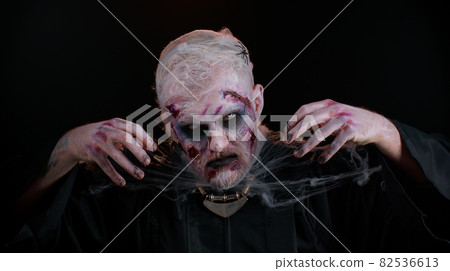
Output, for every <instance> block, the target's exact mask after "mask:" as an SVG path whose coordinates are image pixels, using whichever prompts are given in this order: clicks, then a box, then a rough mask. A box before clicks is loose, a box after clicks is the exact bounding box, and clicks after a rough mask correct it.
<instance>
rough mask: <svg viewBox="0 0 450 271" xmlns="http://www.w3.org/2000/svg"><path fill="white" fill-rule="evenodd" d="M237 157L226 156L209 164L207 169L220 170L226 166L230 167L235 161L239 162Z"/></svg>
mask: <svg viewBox="0 0 450 271" xmlns="http://www.w3.org/2000/svg"><path fill="white" fill-rule="evenodd" d="M237 159H238V158H237V155H236V154H233V155H229V156H225V157H222V158H219V159H216V160H212V161H210V162H208V163H207V164H206V166H207V167H210V168H213V169H219V168H221V167H224V166H226V165H229V164H231V163H233V161H237Z"/></svg>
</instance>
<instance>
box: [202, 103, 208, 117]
mask: <svg viewBox="0 0 450 271" xmlns="http://www.w3.org/2000/svg"><path fill="white" fill-rule="evenodd" d="M208 108H209V105H207V106H206V108H205V109H203V112H202V115H205V114H206V111H208Z"/></svg>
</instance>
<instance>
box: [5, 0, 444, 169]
mask: <svg viewBox="0 0 450 271" xmlns="http://www.w3.org/2000/svg"><path fill="white" fill-rule="evenodd" d="M348 2H349V1H337V0H333V1H318V0H315V1H314V0H308V1H286V2H284V1H267V3H262V1H259V2H254V3H252V2H244V1H205V0H203V1H167V0H165V1H125V0H121V1H115V0H114V1H113V0H104V4H105V5H106V6H107V7H108V8H109V9H110V10H111V11H112V12H113V13H114V14H115V15H116V16H117V17H118V18H119V19H120V20H121V21H122V22H123V23H124V24H125V25H126V26H127V27H128V28H129V29H130V30H131V31H132V32H133V33H134V34H135V35H136V36H137V37H138V38H139V39H140V40H141V41H142V42H143V43H144V44H145V45H146V46H147V48H148V49H149V50H150V51H151V52H153V54H155V55H156V56H157V57H158V56H159V54H160V52H161V50H162V49H163V48H164V46H165V45H166V44H167V43H168V42H169V41H171V40H173V39H175V38H176V37H178V36H179V35H181V34H184V33H186V32H189V31H192V30H194V29H200V28H203V29H213V30H219V29H220V28H221V27H224V26H225V27H228V28H230V30H231V31H232V32H233V34H234V35H235V36H236V37H238V38H239V39H241V40H242V42H243V43H244V44H245V45H246V46H247V47H248V49H249V51H250V57H251V60H252V62H253V63H254V74H255V81H256V82H257V83H260V84H262V85H263V86H264V85H266V84H267V83H268V82H270V81H271V80H272V78H273V77H274V76H275V75H276V74H277V73H278V72H279V71H280V70H281V69H282V68H284V67H285V65H287V63H289V61H291V60H292V58H293V57H294V56H295V55H297V54H298V53H299V52H300V51H301V50H302V49H303V47H304V46H305V45H306V44H308V42H310V41H311V40H312V38H313V37H314V36H315V35H316V34H317V33H318V32H319V31H320V30H321V29H322V28H323V27H324V26H325V25H326V24H328V23H329V22H330V21H331V19H332V18H333V17H334V16H336V15H337V14H338V12H339V11H340V10H341V9H342V8H343V7H344V6H345V5H346V4H347V3H348ZM444 3H445V1H442V2H441V3H439V2H434V1H425V0H423V1H406V0H404V1H387V0H383V1H362V0H356V1H355V2H354V3H352V4H351V5H350V6H349V7H348V9H346V10H345V11H344V12H343V13H342V14H341V15H340V16H339V17H338V18H337V19H336V20H335V21H334V22H333V23H332V24H331V25H330V27H329V28H327V29H326V30H325V31H324V32H323V33H322V34H321V35H320V36H319V37H318V39H317V40H315V41H314V42H313V43H312V44H311V45H310V47H308V48H307V49H306V50H305V51H304V52H303V53H302V54H301V55H300V56H299V57H298V58H297V59H296V60H295V61H294V62H293V63H292V65H290V66H289V67H288V68H287V69H286V70H285V71H284V72H283V73H282V74H281V75H280V76H279V77H278V78H277V79H276V80H275V81H274V82H273V83H272V84H271V85H270V86H269V87H268V88H267V89H266V91H265V109H264V112H263V114H292V113H294V112H295V111H296V110H297V109H298V107H300V106H301V105H302V104H305V103H309V102H312V101H317V100H321V99H325V98H332V99H334V100H336V101H339V102H342V103H348V104H351V105H356V106H363V107H366V108H368V109H371V110H374V111H376V112H379V113H381V114H383V115H385V116H387V117H389V118H393V119H397V120H400V121H402V122H404V123H407V124H410V125H413V126H415V127H416V128H419V129H421V130H423V131H426V132H439V133H442V134H444V135H446V136H449V134H450V128H449V125H448V123H449V107H448V102H449V77H448V75H449V63H450V53H449V50H448V49H449V48H450V46H449V45H450V42H449V41H450V39H449V35H448V34H449V27H448V25H450V24H449V22H448V21H449V17H448V16H447V15H448V12H447V9H446V8H445V5H444ZM2 5H4V4H2ZM2 9H3V12H2V13H3V16H2V20H3V23H2V26H3V28H4V30H3V31H2V32H3V33H2V47H3V49H2V62H1V63H2V73H1V74H2V81H1V82H2V91H1V96H2V98H1V101H2V105H1V108H2V118H3V122H2V124H3V128H2V130H3V132H2V137H3V146H4V148H3V155H2V156H3V157H2V159H7V160H8V161H9V162H11V161H14V159H15V158H17V157H22V158H25V161H27V157H28V156H36V155H37V154H39V153H41V152H42V153H45V150H47V149H48V148H49V147H48V146H51V145H52V144H54V142H55V141H56V140H57V139H58V138H59V137H60V136H61V135H62V134H63V133H64V132H65V131H67V130H69V129H71V128H73V127H76V126H78V125H82V124H84V123H88V122H96V121H101V120H105V119H108V118H112V117H122V118H124V117H125V116H126V115H128V114H130V113H131V112H133V111H134V110H136V109H137V108H139V107H140V106H142V105H143V104H146V103H147V104H150V105H153V106H155V105H156V103H155V102H154V96H153V93H152V90H151V86H152V85H153V83H154V71H155V69H156V65H157V61H156V60H155V59H154V58H153V57H152V56H151V54H150V53H148V52H147V51H146V50H145V49H144V48H143V47H142V46H141V45H140V44H139V43H138V42H137V41H136V40H135V39H134V38H133V37H132V36H131V35H130V34H129V33H128V32H127V31H126V30H125V29H124V28H123V27H122V26H121V25H120V24H119V23H118V22H117V21H116V20H115V19H114V18H113V17H112V16H111V15H110V14H109V13H108V12H107V11H106V10H105V9H104V8H103V7H102V6H101V5H100V4H99V3H98V2H97V1H95V0H79V1H34V2H33V1H29V2H21V1H14V3H9V4H7V5H6V6H4V7H3V8H2ZM273 127H275V126H273ZM43 149H44V151H43ZM43 159H45V158H43ZM29 161H31V160H29ZM25 163H26V162H25ZM2 164H3V165H4V163H2ZM8 165H9V164H8ZM26 166H27V165H26V164H23V165H21V167H18V168H14V170H24V169H25V168H26ZM10 170H12V169H10Z"/></svg>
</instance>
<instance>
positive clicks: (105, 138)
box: [94, 131, 108, 142]
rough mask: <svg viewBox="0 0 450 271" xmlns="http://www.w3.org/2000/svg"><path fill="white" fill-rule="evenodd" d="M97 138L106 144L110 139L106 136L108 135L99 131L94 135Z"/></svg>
mask: <svg viewBox="0 0 450 271" xmlns="http://www.w3.org/2000/svg"><path fill="white" fill-rule="evenodd" d="M94 136H95V137H97V138H100V139H101V140H102V141H103V142H106V140H108V137H107V136H106V134H105V133H104V132H102V131H97V132H96V133H95V134H94Z"/></svg>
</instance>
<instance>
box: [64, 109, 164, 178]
mask: <svg viewBox="0 0 450 271" xmlns="http://www.w3.org/2000/svg"><path fill="white" fill-rule="evenodd" d="M65 136H67V137H68V139H67V141H66V142H67V149H68V153H69V154H70V155H69V156H70V158H71V159H74V160H76V161H77V162H88V163H89V162H93V163H95V164H97V165H98V166H99V167H100V168H101V169H102V170H103V171H104V172H105V173H106V175H108V177H109V178H111V180H112V181H113V182H114V183H116V184H117V185H119V186H124V185H125V179H124V178H123V177H122V176H121V175H120V174H119V173H117V171H116V170H115V169H114V167H113V166H112V165H111V163H110V162H109V160H108V159H107V157H108V156H109V157H111V158H112V159H113V160H114V161H116V162H117V164H119V165H120V166H121V167H122V168H124V169H125V170H126V171H127V172H128V173H130V174H131V175H132V176H134V177H135V178H136V179H142V178H143V177H144V172H143V171H142V170H141V169H140V168H139V167H137V166H136V165H134V164H133V163H131V162H130V160H128V159H127V158H126V157H125V155H124V154H123V152H122V151H123V149H124V147H125V148H127V149H128V150H130V152H131V153H133V155H134V156H135V157H136V158H137V159H138V160H139V161H140V162H141V163H142V164H143V165H144V166H147V165H149V164H150V157H149V155H148V154H147V152H146V150H148V151H155V150H156V149H157V145H156V144H155V143H154V141H153V139H152V138H151V137H150V135H149V134H148V133H147V132H146V131H145V130H144V129H143V128H142V127H141V126H140V125H137V124H135V123H133V122H130V121H127V120H123V119H119V118H114V119H111V120H108V121H102V122H97V123H92V124H87V125H84V126H80V127H78V128H75V129H73V130H71V131H70V132H68V133H67V134H66V135H65Z"/></svg>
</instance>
